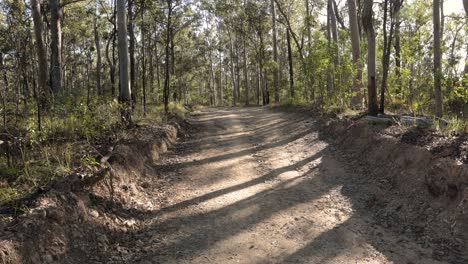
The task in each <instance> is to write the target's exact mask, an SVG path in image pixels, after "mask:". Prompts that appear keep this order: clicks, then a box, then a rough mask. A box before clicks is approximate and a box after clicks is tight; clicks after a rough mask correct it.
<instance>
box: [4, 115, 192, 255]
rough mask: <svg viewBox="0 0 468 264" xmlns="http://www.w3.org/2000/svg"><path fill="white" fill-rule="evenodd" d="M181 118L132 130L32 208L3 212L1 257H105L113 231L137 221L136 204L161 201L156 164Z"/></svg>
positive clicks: (145, 205)
mask: <svg viewBox="0 0 468 264" xmlns="http://www.w3.org/2000/svg"><path fill="white" fill-rule="evenodd" d="M179 124H181V125H182V126H185V124H186V123H185V122H179V123H176V122H172V123H170V124H169V125H165V126H144V127H139V128H136V129H133V130H131V131H130V132H128V134H127V135H125V136H124V137H123V139H122V140H121V141H120V142H119V143H118V144H117V145H116V147H115V148H114V149H113V150H112V152H111V153H109V154H108V155H107V156H106V157H104V158H103V163H102V165H101V166H98V167H96V168H82V169H79V170H77V171H76V172H74V173H73V174H72V175H69V176H67V177H65V178H63V179H61V180H60V181H59V182H57V183H55V184H54V185H53V186H52V188H51V190H50V191H49V192H47V193H46V194H44V195H41V197H39V198H38V199H37V200H36V201H35V202H34V203H33V205H32V206H31V208H30V210H29V211H28V213H26V214H23V215H20V216H17V217H13V216H3V217H1V218H0V230H1V231H0V238H1V239H0V263H56V262H58V263H104V262H105V259H101V258H103V255H104V254H103V252H106V251H108V247H109V244H110V243H109V241H112V239H113V236H118V235H119V234H124V233H127V232H131V230H132V229H134V228H136V226H137V225H138V223H137V222H136V221H135V220H132V218H131V217H130V216H131V215H132V209H141V210H153V209H155V208H157V207H158V206H159V205H158V204H157V201H158V199H157V198H156V199H155V197H150V196H149V193H152V194H153V195H154V193H155V192H157V191H158V189H159V188H161V190H159V192H160V193H162V192H164V186H165V184H164V179H163V178H161V177H159V176H158V174H157V173H156V172H155V171H154V169H153V167H152V164H153V163H154V162H155V161H156V160H158V159H159V157H160V155H161V154H162V153H164V152H166V151H167V149H168V148H169V147H170V146H171V145H173V144H174V143H175V141H176V138H177V136H178V135H179V136H180V135H183V133H184V132H183V131H184V129H183V128H182V127H181V125H179ZM163 197H164V196H163V195H161V199H163ZM137 201H138V202H137ZM141 201H147V203H142V202H141ZM117 252H118V249H117Z"/></svg>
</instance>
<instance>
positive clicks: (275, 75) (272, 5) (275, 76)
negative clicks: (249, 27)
mask: <svg viewBox="0 0 468 264" xmlns="http://www.w3.org/2000/svg"><path fill="white" fill-rule="evenodd" d="M270 8H271V21H272V31H273V60H274V61H275V63H276V65H275V66H276V67H275V68H274V73H273V86H274V91H275V103H278V102H279V71H280V68H279V62H278V45H277V42H278V41H277V37H276V34H277V32H276V12H275V1H274V0H271V1H270Z"/></svg>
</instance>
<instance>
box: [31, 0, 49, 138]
mask: <svg viewBox="0 0 468 264" xmlns="http://www.w3.org/2000/svg"><path fill="white" fill-rule="evenodd" d="M31 7H32V17H33V23H34V35H35V39H36V53H37V61H38V65H37V73H38V88H37V89H36V88H35V89H34V93H35V96H34V97H35V98H36V103H37V115H38V118H37V119H38V120H37V122H38V130H39V131H42V125H41V124H42V123H41V110H42V100H43V93H45V92H46V89H47V74H48V71H49V70H48V67H47V56H46V46H45V43H44V38H43V34H44V29H43V26H42V15H41V5H40V2H39V0H31ZM34 87H36V85H34Z"/></svg>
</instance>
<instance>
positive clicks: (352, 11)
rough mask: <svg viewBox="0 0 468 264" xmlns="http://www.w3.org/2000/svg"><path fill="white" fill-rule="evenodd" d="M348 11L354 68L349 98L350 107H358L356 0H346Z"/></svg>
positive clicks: (359, 96) (360, 102)
mask: <svg viewBox="0 0 468 264" xmlns="http://www.w3.org/2000/svg"><path fill="white" fill-rule="evenodd" d="M348 12H349V29H350V35H351V46H352V55H353V65H354V69H355V70H356V75H355V77H354V79H353V90H352V92H353V96H352V99H351V107H353V108H360V107H361V106H362V95H361V92H362V91H361V89H362V67H361V65H360V64H359V60H360V58H361V41H360V38H359V35H360V34H359V26H358V17H357V8H356V0H348Z"/></svg>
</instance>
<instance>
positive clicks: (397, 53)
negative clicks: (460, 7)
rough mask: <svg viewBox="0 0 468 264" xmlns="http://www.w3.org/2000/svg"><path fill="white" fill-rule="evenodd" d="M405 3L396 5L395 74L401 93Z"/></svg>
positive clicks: (397, 0) (400, 2)
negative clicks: (401, 28) (403, 10)
mask: <svg viewBox="0 0 468 264" xmlns="http://www.w3.org/2000/svg"><path fill="white" fill-rule="evenodd" d="M467 1H468V0H467ZM402 4H403V0H396V1H395V4H394V5H395V6H394V12H395V14H394V16H395V44H394V48H395V75H396V78H397V81H396V82H397V94H400V93H401V88H402V87H401V86H402V83H401V42H400V24H401V19H400V9H401V5H402Z"/></svg>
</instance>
